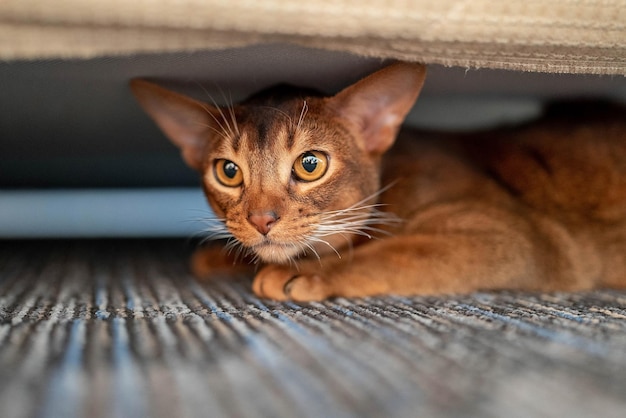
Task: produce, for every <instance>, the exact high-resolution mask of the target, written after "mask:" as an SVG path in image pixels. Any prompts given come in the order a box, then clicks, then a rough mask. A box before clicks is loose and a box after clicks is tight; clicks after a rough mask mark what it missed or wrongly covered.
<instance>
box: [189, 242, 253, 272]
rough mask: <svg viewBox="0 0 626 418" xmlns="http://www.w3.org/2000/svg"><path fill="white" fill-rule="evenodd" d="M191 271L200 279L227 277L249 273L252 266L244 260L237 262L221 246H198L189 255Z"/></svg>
mask: <svg viewBox="0 0 626 418" xmlns="http://www.w3.org/2000/svg"><path fill="white" fill-rule="evenodd" d="M190 268H191V272H192V273H193V275H194V276H195V277H197V278H198V279H201V280H209V279H214V278H219V277H228V276H233V275H239V274H250V273H252V271H253V267H252V265H250V264H247V263H245V260H244V262H237V260H235V259H234V258H233V257H231V256H229V255H228V253H226V252H225V251H224V249H222V248H221V247H218V246H212V247H207V248H200V249H198V250H196V251H195V252H194V253H193V255H192V256H191V260H190Z"/></svg>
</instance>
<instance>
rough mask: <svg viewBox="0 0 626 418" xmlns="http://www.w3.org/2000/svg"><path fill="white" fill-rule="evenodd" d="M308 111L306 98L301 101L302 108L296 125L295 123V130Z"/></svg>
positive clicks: (300, 124) (297, 129)
mask: <svg viewBox="0 0 626 418" xmlns="http://www.w3.org/2000/svg"><path fill="white" fill-rule="evenodd" d="M308 111H309V106H308V105H307V104H306V100H304V102H303V103H302V110H301V111H300V117H299V118H298V125H296V132H298V131H299V130H300V127H301V126H302V123H303V122H304V118H305V117H306V114H307V113H308Z"/></svg>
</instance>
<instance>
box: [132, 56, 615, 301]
mask: <svg viewBox="0 0 626 418" xmlns="http://www.w3.org/2000/svg"><path fill="white" fill-rule="evenodd" d="M423 77H424V70H423V68H422V67H421V66H418V65H411V64H395V65H393V66H390V67H388V68H387V69H384V70H381V71H380V72H378V73H376V74H374V75H372V76H370V77H368V78H366V79H364V80H362V81H361V82H359V83H356V84H355V85H353V86H351V87H349V88H347V89H345V90H344V91H342V92H341V93H339V94H338V95H336V96H333V97H330V98H324V97H320V96H318V95H317V94H314V93H312V92H310V91H299V92H294V91H290V90H285V89H284V88H283V89H272V90H269V91H266V92H263V93H262V94H260V95H256V96H254V97H253V98H251V99H250V100H249V101H248V102H246V103H244V104H242V105H240V106H235V107H234V108H232V109H227V110H223V111H221V112H220V111H219V110H218V109H216V108H214V107H211V106H208V105H201V104H199V103H198V102H195V101H193V100H191V99H187V98H184V97H182V96H180V95H177V94H174V93H171V92H168V91H166V90H163V89H160V88H159V87H156V86H154V85H152V84H149V83H146V82H143V81H137V82H135V83H134V85H133V88H134V91H135V94H136V95H137V97H138V98H139V100H140V102H141V103H142V105H143V106H144V108H145V109H146V110H147V111H148V113H149V114H150V115H151V116H153V117H154V118H155V120H156V121H157V123H158V124H159V125H160V126H161V128H162V129H163V130H164V131H165V133H166V134H167V135H168V136H169V137H170V138H171V139H172V140H173V141H174V142H175V143H176V144H177V145H179V146H180V147H181V149H182V150H183V156H184V158H185V160H186V161H187V162H188V163H189V164H190V165H191V166H192V167H194V168H196V169H197V170H199V171H200V172H201V173H202V175H203V184H204V188H205V192H206V194H207V197H208V199H209V202H210V204H211V206H212V208H213V209H214V211H215V213H216V214H217V216H218V217H219V218H222V219H223V220H224V224H225V229H222V230H219V231H218V233H217V234H216V236H217V237H222V238H230V239H231V240H234V241H232V242H234V243H235V247H238V248H234V250H235V251H234V253H233V254H235V255H236V254H237V250H238V249H241V250H242V251H243V252H244V253H245V254H246V255H248V256H250V257H251V258H252V260H253V261H255V262H259V261H260V262H263V263H266V265H265V266H263V267H261V268H260V269H259V270H258V273H257V274H256V277H255V280H254V283H253V288H254V290H255V292H256V293H257V294H259V295H261V296H265V297H271V298H275V299H289V298H291V299H296V300H316V299H323V298H326V297H329V296H347V297H351V296H366V295H374V294H384V293H392V294H442V293H459V292H469V291H474V290H478V289H525V290H582V289H590V288H593V287H626V118H624V115H625V112H624V109H623V108H620V107H619V106H614V107H611V106H609V107H607V108H606V109H595V110H593V111H587V110H589V108H588V107H587V108H586V110H585V108H583V110H584V111H583V112H582V115H577V116H576V117H564V116H563V115H550V114H549V115H547V116H546V117H545V118H543V119H542V120H540V121H537V122H535V123H532V124H528V125H526V126H523V127H518V128H515V129H513V128H507V129H500V130H494V131H489V132H481V133H474V134H460V135H453V134H444V133H434V132H417V131H409V130H406V131H402V132H401V133H400V134H399V135H398V138H397V140H396V134H397V132H398V129H399V126H400V124H401V122H402V120H403V118H404V116H405V115H406V113H407V112H408V110H409V109H410V107H411V105H412V104H413V102H414V100H415V98H416V97H417V94H418V93H419V90H420V88H421V85H422V82H423ZM587 106H589V105H587ZM194 109H195V110H194ZM573 111H574V110H573V109H571V108H570V109H569V110H566V111H565V112H564V113H565V115H566V116H567V115H568V114H569V115H571V114H572V112H573ZM552 113H555V112H552ZM394 142H395V143H394ZM391 214H393V216H392V215H391ZM232 259H233V257H232V256H228V253H227V252H225V251H223V250H216V249H211V248H209V249H201V250H199V252H198V253H196V255H195V256H194V261H193V269H194V271H195V272H196V274H198V275H200V276H210V275H212V274H217V273H224V271H225V270H229V269H230V268H231V267H232V266H231V264H232Z"/></svg>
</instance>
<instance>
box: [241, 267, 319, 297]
mask: <svg viewBox="0 0 626 418" xmlns="http://www.w3.org/2000/svg"><path fill="white" fill-rule="evenodd" d="M252 289H253V290H254V293H255V294H256V295H257V296H260V297H262V298H268V299H274V300H294V301H300V302H309V301H318V300H323V299H326V298H328V297H329V296H331V288H330V286H329V283H328V282H327V280H325V279H324V276H322V275H321V274H319V273H311V272H309V273H306V272H302V271H297V270H295V269H293V268H290V267H288V266H280V265H269V266H266V267H264V268H263V269H262V270H261V271H260V272H259V273H258V274H257V275H256V277H255V278H254V282H253V283H252Z"/></svg>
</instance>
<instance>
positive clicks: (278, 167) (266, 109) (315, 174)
mask: <svg viewBox="0 0 626 418" xmlns="http://www.w3.org/2000/svg"><path fill="white" fill-rule="evenodd" d="M379 74H381V75H379ZM377 75H378V76H377ZM376 76H377V77H376ZM423 76H424V70H423V67H421V66H417V65H409V64H396V65H395V66H391V67H388V68H387V69H384V70H381V71H380V72H379V73H376V74H374V76H370V77H368V78H366V79H364V80H362V81H361V82H359V83H357V84H355V85H353V86H351V87H349V88H348V89H346V90H344V91H342V92H341V93H339V94H338V95H336V96H333V97H327V98H323V97H317V96H309V95H304V94H300V93H294V94H291V95H284V94H282V93H281V94H282V96H281V99H280V100H276V98H275V97H274V96H273V94H272V90H270V91H268V93H267V98H265V97H264V95H263V94H261V95H257V96H255V97H254V99H253V100H250V101H249V102H247V103H246V102H244V103H243V104H241V105H238V106H234V107H230V108H226V109H218V108H215V107H212V106H209V105H206V104H201V103H199V102H196V101H194V100H192V99H189V98H186V97H184V96H180V95H178V94H175V93H172V92H169V91H167V90H164V89H161V88H160V87H157V86H155V85H153V84H150V83H147V82H144V81H135V82H134V83H133V91H134V92H135V94H136V96H137V97H138V99H139V101H140V103H141V104H142V105H143V107H144V109H145V110H146V111H147V112H148V113H149V114H150V115H151V116H152V117H153V118H154V119H155V120H156V122H157V123H158V124H159V126H160V127H161V128H162V129H163V131H164V132H165V133H166V134H167V135H168V136H169V137H170V139H172V141H173V142H174V143H176V144H177V145H179V146H180V147H181V149H182V152H183V157H184V159H185V160H186V161H187V163H188V164H189V165H190V166H192V167H193V168H195V169H196V170H198V171H199V172H200V173H201V176H202V182H203V187H204V190H205V192H206V195H207V198H208V201H209V203H210V205H211V207H212V209H213V211H214V212H215V214H216V215H217V217H218V218H219V219H221V221H222V222H223V225H224V227H225V229H221V230H219V231H218V233H217V234H216V235H217V236H219V237H228V238H231V243H232V245H233V246H234V247H238V248H240V249H243V250H244V251H245V252H247V253H248V254H251V255H253V256H254V257H256V258H258V259H260V260H261V261H263V262H272V263H287V262H291V261H292V260H294V259H295V258H297V257H299V256H301V255H303V254H312V255H316V254H317V255H318V256H319V255H322V254H325V253H329V252H337V251H338V250H339V249H340V248H341V247H344V246H346V245H350V244H351V242H352V240H353V239H354V237H355V236H358V235H367V230H368V228H370V225H371V224H373V223H376V222H377V221H379V220H380V219H379V218H378V216H377V214H378V213H379V212H377V211H376V209H375V208H374V207H372V204H374V203H375V202H376V195H377V191H378V190H379V188H380V184H379V161H380V157H381V155H382V153H383V152H384V151H385V150H386V149H387V148H388V147H389V146H391V144H392V143H393V140H394V139H395V135H396V133H397V130H398V128H399V125H400V123H401V122H402V120H403V119H404V116H405V115H406V113H407V112H408V110H409V109H410V107H411V105H412V104H413V101H414V100H415V98H416V97H417V94H418V92H419V89H420V88H421V85H422V82H423ZM401 83H404V84H401Z"/></svg>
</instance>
